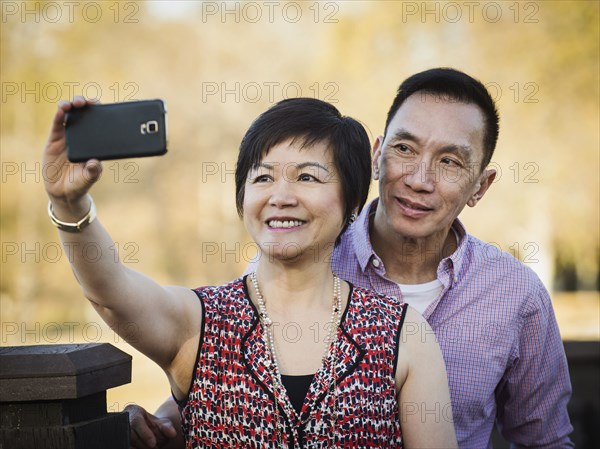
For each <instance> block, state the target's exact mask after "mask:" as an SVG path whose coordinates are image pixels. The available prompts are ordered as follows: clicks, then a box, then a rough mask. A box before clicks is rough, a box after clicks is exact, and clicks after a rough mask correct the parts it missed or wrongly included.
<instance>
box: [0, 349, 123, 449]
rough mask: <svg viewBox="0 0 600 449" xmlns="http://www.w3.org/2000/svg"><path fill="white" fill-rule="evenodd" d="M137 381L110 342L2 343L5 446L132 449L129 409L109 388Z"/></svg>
mask: <svg viewBox="0 0 600 449" xmlns="http://www.w3.org/2000/svg"><path fill="white" fill-rule="evenodd" d="M129 382H131V356H130V355H129V354H126V353H125V352H123V351H121V350H119V349H117V348H115V347H114V346H112V345H110V344H108V343H93V344H68V345H35V346H12V347H2V348H0V449H107V448H110V449H129V420H128V416H127V413H126V412H120V413H107V412H106V390H107V389H108V388H113V387H117V386H119V385H123V384H126V383H129Z"/></svg>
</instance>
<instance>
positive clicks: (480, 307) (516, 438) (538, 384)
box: [332, 200, 573, 449]
mask: <svg viewBox="0 0 600 449" xmlns="http://www.w3.org/2000/svg"><path fill="white" fill-rule="evenodd" d="M376 207H377V200H375V201H373V202H372V203H370V204H369V205H368V206H367V207H365V208H364V209H363V211H362V213H361V214H360V216H359V217H358V220H357V221H356V222H355V223H354V224H353V225H352V226H351V227H350V228H349V229H348V230H347V231H346V233H344V235H343V236H342V240H341V243H340V244H339V245H338V246H337V247H336V248H335V250H334V253H333V257H332V265H333V270H334V271H335V272H336V273H337V274H338V275H339V276H340V277H341V278H342V279H346V280H348V281H349V282H351V283H353V284H354V285H356V286H359V287H363V288H368V289H372V290H375V291H377V292H380V293H384V294H386V295H391V296H397V297H401V296H402V293H401V291H400V288H399V287H398V284H396V283H395V282H392V281H390V280H388V279H386V277H385V266H384V265H383V261H382V260H381V259H380V258H379V257H378V256H377V254H375V252H374V251H373V247H372V246H371V242H370V239H369V216H370V215H371V214H373V213H374V212H375V209H376ZM453 227H454V230H455V231H456V232H457V234H458V236H459V238H460V242H459V245H458V248H457V250H456V251H455V252H454V253H453V254H452V255H451V256H450V257H447V258H445V259H443V260H442V261H441V262H440V264H439V266H438V269H437V276H438V279H439V280H440V281H441V282H442V284H444V288H443V290H442V292H441V293H440V295H439V296H438V298H436V300H435V301H434V302H433V303H432V304H430V305H429V307H428V308H427V309H426V310H425V313H424V314H423V315H424V317H425V319H426V320H427V321H428V322H429V324H430V325H431V327H432V329H433V331H434V332H435V334H436V337H437V339H438V342H439V344H440V347H441V349H442V352H443V355H444V360H445V362H446V368H447V372H448V382H449V386H450V394H451V398H452V410H453V415H454V425H455V428H456V436H457V438H458V443H459V446H460V447H461V448H473V449H482V448H486V447H487V448H491V447H492V444H491V441H490V435H491V432H492V429H493V426H494V422H495V421H496V420H497V422H498V426H499V429H500V431H501V433H502V435H503V436H504V437H505V438H506V439H507V440H508V441H510V442H511V443H513V445H514V446H515V447H536V448H550V447H552V448H565V447H569V448H570V447H573V445H572V443H571V441H570V440H569V437H568V435H569V434H570V433H571V432H572V430H573V428H572V426H571V423H570V420H569V416H568V414H567V403H568V401H569V398H570V396H571V382H570V380H569V372H568V368H567V360H566V357H565V352H564V348H563V345H562V341H561V338H560V334H559V330H558V326H557V323H556V319H555V317H554V311H553V309H552V303H551V301H550V297H549V295H548V292H547V291H546V289H545V288H544V286H543V285H542V283H541V281H540V279H539V278H538V277H537V276H536V275H535V273H534V272H533V271H532V270H531V269H529V268H528V267H526V266H525V265H523V264H522V263H521V262H519V261H518V260H517V259H515V258H514V257H512V256H511V255H509V254H507V253H505V252H502V251H500V250H499V249H497V248H496V247H495V246H493V245H488V244H486V243H484V242H482V241H480V240H478V239H476V238H474V237H473V236H471V235H469V234H467V233H466V231H465V228H464V226H463V225H462V224H461V223H460V221H458V220H456V221H455V223H454V224H453ZM407 331H409V329H408V328H406V329H405V332H407ZM421 413H423V415H424V416H432V415H433V414H434V413H437V414H438V416H440V417H441V419H443V418H444V413H443V411H435V410H431V411H428V410H421Z"/></svg>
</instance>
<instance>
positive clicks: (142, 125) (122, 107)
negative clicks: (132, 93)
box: [65, 100, 167, 162]
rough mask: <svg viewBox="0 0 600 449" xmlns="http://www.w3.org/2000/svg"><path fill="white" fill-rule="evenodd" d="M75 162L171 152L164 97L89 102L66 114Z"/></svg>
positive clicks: (70, 156)
mask: <svg viewBox="0 0 600 449" xmlns="http://www.w3.org/2000/svg"><path fill="white" fill-rule="evenodd" d="M65 126H66V134H67V157H68V159H69V160H70V161H71V162H84V161H87V160H89V159H92V158H95V159H101V160H106V159H122V158H129V157H146V156H158V155H162V154H165V153H166V152H167V130H166V119H165V107H164V103H163V102H162V100H144V101H131V102H126V103H112V104H101V105H87V106H85V107H83V108H79V109H73V110H72V111H69V112H68V113H67V117H66V124H65Z"/></svg>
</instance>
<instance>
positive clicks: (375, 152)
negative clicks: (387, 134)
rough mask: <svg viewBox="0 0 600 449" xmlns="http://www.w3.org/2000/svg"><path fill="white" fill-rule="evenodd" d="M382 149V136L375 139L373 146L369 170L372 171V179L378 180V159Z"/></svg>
mask: <svg viewBox="0 0 600 449" xmlns="http://www.w3.org/2000/svg"><path fill="white" fill-rule="evenodd" d="M382 149H383V136H379V137H377V139H375V143H374V144H373V159H372V160H371V164H372V166H371V168H372V170H373V179H374V180H376V181H377V180H378V179H379V159H380V158H381V150H382Z"/></svg>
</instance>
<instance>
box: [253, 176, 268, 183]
mask: <svg viewBox="0 0 600 449" xmlns="http://www.w3.org/2000/svg"><path fill="white" fill-rule="evenodd" d="M270 180H271V177H270V176H269V175H258V176H257V177H256V178H254V183H255V184H256V183H258V182H269V181H270Z"/></svg>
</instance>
